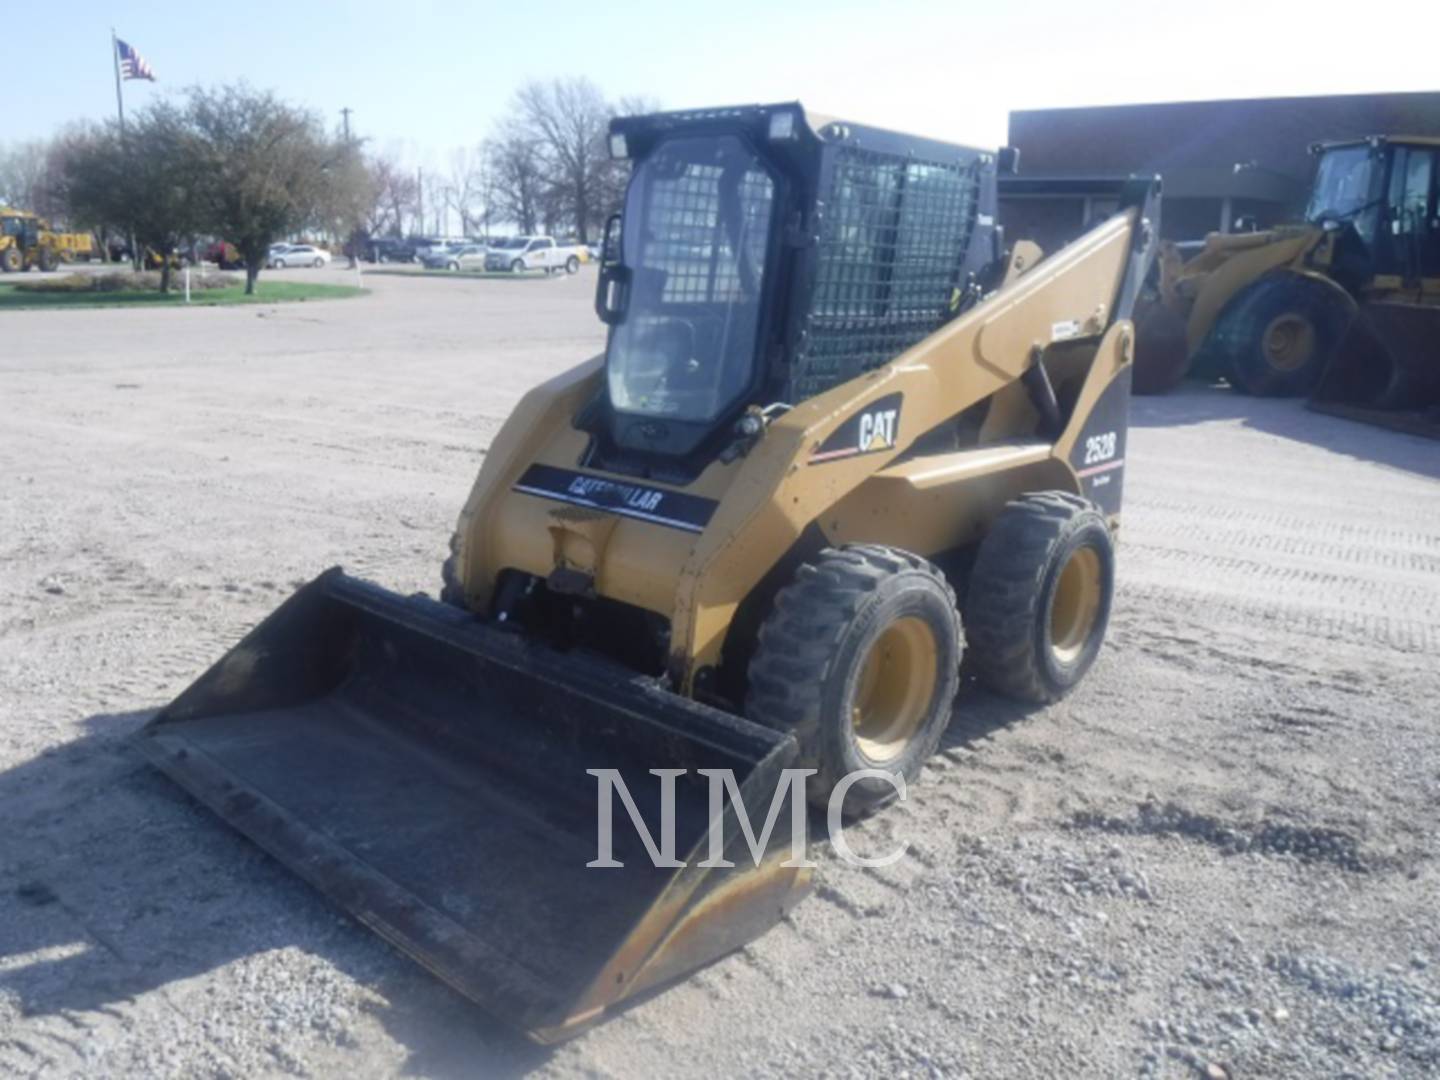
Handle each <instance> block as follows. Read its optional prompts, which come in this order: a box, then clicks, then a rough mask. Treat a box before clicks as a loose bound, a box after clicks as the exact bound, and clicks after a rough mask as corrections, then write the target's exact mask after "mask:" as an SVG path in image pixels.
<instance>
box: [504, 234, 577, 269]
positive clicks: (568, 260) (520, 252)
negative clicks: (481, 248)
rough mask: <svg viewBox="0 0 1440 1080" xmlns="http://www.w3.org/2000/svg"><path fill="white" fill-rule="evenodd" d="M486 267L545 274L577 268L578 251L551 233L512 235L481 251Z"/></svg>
mask: <svg viewBox="0 0 1440 1080" xmlns="http://www.w3.org/2000/svg"><path fill="white" fill-rule="evenodd" d="M485 269H486V270H509V271H510V272H511V273H514V274H518V273H520V272H521V271H522V270H544V271H545V272H546V273H547V274H550V273H554V272H555V271H556V270H564V271H566V272H567V273H570V274H576V273H579V272H580V252H579V250H578V249H577V248H575V247H571V246H565V247H562V246H561V245H559V244H557V243H555V238H554V237H553V236H516V237H512V238H511V239H509V240H501V241H500V242H499V243H497V244H495V245H494V246H493V247H491V248H490V250H489V251H488V252H487V253H486V255H485Z"/></svg>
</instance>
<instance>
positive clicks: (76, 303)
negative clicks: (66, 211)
mask: <svg viewBox="0 0 1440 1080" xmlns="http://www.w3.org/2000/svg"><path fill="white" fill-rule="evenodd" d="M366 291H368V290H366V289H362V288H359V287H357V286H355V285H319V284H312V283H310V282H304V281H266V280H265V279H264V278H261V279H260V280H259V281H258V282H256V283H255V295H254V296H246V295H245V286H244V285H243V284H241V285H231V286H228V287H226V288H223V289H204V290H201V289H195V290H192V291H191V293H190V306H191V307H196V306H204V307H214V306H216V305H219V304H283V303H290V302H292V301H296V300H342V299H344V298H346V297H350V296H359V295H360V294H361V293H364V292H366ZM157 304H166V305H178V306H180V307H184V306H185V286H184V283H183V282H182V283H181V284H180V285H179V286H178V287H174V288H172V289H171V290H170V292H169V293H168V294H165V295H162V294H161V293H158V292H113V293H107V292H86V291H76V292H29V291H26V290H22V289H17V288H15V286H14V285H8V284H0V311H4V310H6V309H7V308H54V307H66V308H96V307H137V306H138V307H152V306H154V305H157Z"/></svg>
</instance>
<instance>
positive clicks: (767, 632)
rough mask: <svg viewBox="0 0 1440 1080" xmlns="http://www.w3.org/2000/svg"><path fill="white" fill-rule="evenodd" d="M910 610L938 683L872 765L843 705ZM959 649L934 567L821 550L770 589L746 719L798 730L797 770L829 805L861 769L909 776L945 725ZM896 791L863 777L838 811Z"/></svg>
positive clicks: (851, 550)
mask: <svg viewBox="0 0 1440 1080" xmlns="http://www.w3.org/2000/svg"><path fill="white" fill-rule="evenodd" d="M907 616H914V617H917V618H919V619H920V620H922V621H923V622H924V623H926V625H927V626H928V627H929V629H930V631H931V633H932V635H933V638H934V643H935V646H936V667H935V670H936V679H935V689H934V692H933V694H932V696H931V698H930V701H929V703H928V706H927V708H926V711H925V713H924V714H923V716H922V718H921V719H920V721H919V723H918V725H917V726H916V729H915V731H914V733H913V734H912V735H911V737H910V739H909V741H908V743H907V744H906V745H905V746H904V747H903V749H901V751H900V752H899V754H898V755H896V756H894V757H891V758H889V759H887V760H886V761H884V762H875V761H871V760H870V759H869V758H867V757H866V756H865V755H864V753H863V752H862V751H861V750H860V748H859V746H858V745H857V744H856V741H855V735H854V729H853V725H852V723H851V719H850V716H851V711H850V702H851V701H852V700H853V698H854V695H855V691H856V683H857V681H858V678H859V675H860V672H861V668H862V667H863V665H864V661H865V659H866V657H867V656H868V655H869V652H870V647H871V646H872V645H873V644H874V643H875V641H876V640H877V639H878V638H879V636H880V635H881V633H883V632H884V630H885V629H886V628H888V627H889V626H891V625H892V624H894V623H895V622H896V621H897V620H899V619H901V618H904V617H907ZM964 648H965V638H964V632H963V630H962V628H961V624H960V612H959V611H958V609H957V608H956V605H955V593H954V591H953V590H952V589H951V588H950V584H949V582H947V581H946V580H945V576H944V575H943V574H942V573H941V572H940V571H939V570H938V569H937V568H936V567H934V566H933V565H931V564H930V563H929V562H927V561H926V560H924V559H922V558H920V557H919V556H917V555H912V554H910V553H909V552H906V551H900V550H898V549H896V548H888V547H879V546H870V545H863V546H862V545H855V546H848V547H843V548H827V549H825V550H824V551H822V552H821V553H820V554H819V555H818V556H817V557H816V558H815V559H814V560H813V561H812V562H809V563H805V564H804V565H802V566H801V567H800V569H799V570H798V571H797V572H796V575H795V579H794V581H793V582H792V583H791V584H790V585H788V586H786V587H785V588H784V589H782V590H781V591H780V592H779V594H777V596H776V598H775V605H774V608H773V609H772V610H771V612H770V615H769V617H768V618H767V619H766V620H765V622H764V624H763V625H762V626H761V628H760V634H759V640H758V643H757V645H756V649H755V655H754V657H753V658H752V659H751V661H750V666H749V671H748V684H749V686H748V692H747V695H746V699H745V715H746V716H747V717H749V718H750V719H751V720H754V721H755V722H756V723H760V724H764V725H766V726H767V727H771V728H776V729H779V730H782V731H790V732H792V733H793V734H794V735H795V738H796V740H797V741H798V742H799V744H800V754H799V758H798V760H797V761H796V767H798V768H814V769H817V770H818V772H817V773H816V775H814V776H811V777H809V778H808V783H807V789H806V797H807V799H808V800H809V801H810V803H811V804H812V805H814V806H818V807H822V808H823V807H826V806H828V805H829V800H830V793H831V791H832V790H833V789H834V787H835V785H836V784H837V783H839V782H840V780H841V779H843V778H844V777H845V776H846V775H847V774H848V773H851V772H854V771H856V770H858V769H874V768H883V769H885V770H887V771H889V772H892V773H899V774H900V775H902V776H904V777H905V779H906V781H907V782H908V781H912V780H914V779H915V778H916V777H917V776H918V775H919V773H920V768H921V766H923V765H924V763H925V760H926V759H927V758H928V757H929V756H930V755H931V754H932V753H934V751H935V747H936V745H937V744H938V743H939V741H940V736H941V735H942V734H943V733H944V731H945V727H946V725H948V724H949V722H950V710H951V707H952V705H953V703H954V700H955V694H956V692H957V691H958V690H959V686H960V660H961V656H962V654H963V653H964ZM894 797H895V789H894V788H893V787H892V786H891V785H890V784H888V783H886V782H885V781H883V780H880V779H878V778H874V777H866V778H863V779H861V780H859V781H857V782H856V783H855V784H854V785H852V786H851V787H850V789H849V791H848V793H847V795H846V800H845V806H844V812H845V813H846V814H847V815H851V816H853V815H855V814H859V813H864V812H866V811H869V810H871V809H874V808H875V807H878V806H881V805H883V804H884V803H886V802H889V801H890V800H891V799H893V798H894Z"/></svg>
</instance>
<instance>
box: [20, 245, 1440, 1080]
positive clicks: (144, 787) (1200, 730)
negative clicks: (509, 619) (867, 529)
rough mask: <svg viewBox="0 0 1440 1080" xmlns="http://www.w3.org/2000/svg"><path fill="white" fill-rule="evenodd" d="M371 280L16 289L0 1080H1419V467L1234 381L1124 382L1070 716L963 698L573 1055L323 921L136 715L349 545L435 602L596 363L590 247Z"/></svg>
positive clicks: (1438, 473)
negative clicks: (445, 573)
mask: <svg viewBox="0 0 1440 1080" xmlns="http://www.w3.org/2000/svg"><path fill="white" fill-rule="evenodd" d="M282 275H283V276H297V277H298V276H299V275H305V277H306V278H313V279H314V280H326V281H330V280H334V281H337V282H343V281H350V280H353V274H352V273H351V272H349V271H346V270H344V269H343V264H342V268H340V269H329V270H325V271H312V270H295V271H284V272H276V276H282ZM365 283H366V284H367V286H369V287H370V288H371V289H372V290H373V291H372V293H371V294H370V295H368V296H365V297H361V298H359V299H354V300H346V301H334V302H320V303H296V304H288V305H276V306H257V307H241V308H208V309H194V310H186V309H183V308H172V309H166V310H144V311H142V310H113V309H112V310H95V311H64V312H61V311H21V312H11V313H6V314H4V315H3V316H0V329H3V340H4V341H5V347H4V348H3V349H0V476H3V481H0V484H3V488H0V490H3V499H0V821H3V822H4V827H3V829H0V1073H3V1074H5V1075H11V1076H25V1075H75V1076H86V1077H92V1076H107V1075H113V1076H134V1075H150V1076H177V1077H179V1076H185V1077H193V1076H197V1075H200V1076H205V1075H216V1076H220V1075H228V1076H240V1075H257V1074H261V1075H273V1074H294V1075H309V1074H313V1075H321V1076H327V1075H336V1074H340V1073H344V1074H347V1075H350V1076H357V1077H358V1076H388V1075H395V1074H405V1075H417V1076H474V1075H487V1074H491V1073H496V1072H501V1073H509V1072H521V1071H530V1070H534V1071H539V1072H542V1073H546V1074H552V1075H577V1074H586V1075H596V1074H598V1075H633V1074H662V1073H663V1074H665V1075H671V1076H692V1075H693V1076H702V1075H704V1076H710V1075H717V1074H720V1075H726V1074H736V1073H739V1074H750V1075H769V1074H774V1075H780V1074H793V1073H806V1074H816V1073H822V1072H823V1073H827V1074H830V1075H835V1076H845V1075H870V1076H886V1077H890V1076H898V1075H902V1074H909V1075H912V1076H926V1075H944V1076H958V1075H974V1076H985V1077H997V1076H1004V1077H1009V1076H1055V1075H1082V1076H1114V1075H1161V1076H1195V1075H1201V1076H1204V1075H1207V1074H1208V1075H1210V1076H1235V1077H1240V1076H1257V1075H1271V1076H1321V1075H1354V1076H1376V1075H1396V1076H1413V1075H1419V1074H1421V1073H1423V1072H1426V1071H1434V1070H1437V1069H1440V979H1437V972H1440V927H1437V924H1436V920H1435V915H1434V913H1435V905H1436V896H1437V883H1440V870H1437V862H1436V856H1437V854H1440V840H1437V824H1440V753H1437V751H1440V729H1437V723H1436V721H1437V715H1436V713H1437V709H1436V702H1437V701H1440V665H1437V663H1436V659H1435V657H1436V654H1437V651H1440V483H1437V481H1440V448H1437V444H1435V443H1428V442H1425V441H1422V440H1419V439H1416V438H1413V437H1409V436H1403V435H1398V434H1393V433H1389V432H1384V431H1380V430H1375V429H1370V428H1366V427H1361V426H1357V425H1353V424H1349V423H1346V422H1344V421H1341V420H1337V419H1333V418H1329V417H1324V416H1317V415H1314V414H1311V413H1308V412H1306V411H1304V410H1303V409H1302V408H1301V407H1300V406H1299V405H1297V404H1295V403H1292V402H1274V401H1256V400H1249V399H1245V398H1241V397H1238V396H1236V395H1233V394H1231V393H1229V392H1228V391H1225V390H1223V389H1220V390H1215V389H1205V388H1192V389H1187V390H1186V391H1184V392H1182V393H1180V394H1177V395H1174V396H1172V397H1169V398H1165V399H1149V400H1142V401H1138V402H1137V403H1136V405H1135V408H1134V416H1133V423H1134V425H1135V426H1134V428H1133V431H1132V440H1131V445H1130V457H1129V462H1130V464H1129V466H1128V472H1129V476H1128V478H1127V499H1128V505H1127V509H1126V516H1125V524H1124V528H1123V535H1122V547H1121V552H1120V587H1119V596H1118V599H1117V608H1116V612H1115V618H1114V622H1113V624H1112V629H1111V637H1110V644H1109V645H1108V647H1107V648H1106V650H1105V651H1104V652H1103V654H1102V656H1101V659H1100V661H1099V663H1098V664H1097V667H1096V669H1095V670H1094V672H1093V673H1092V674H1091V676H1090V678H1089V679H1088V680H1087V682H1086V683H1085V685H1084V686H1083V687H1082V688H1081V690H1080V691H1079V692H1077V693H1076V694H1075V695H1074V696H1073V697H1072V698H1070V699H1069V700H1067V701H1065V702H1063V703H1061V704H1059V705H1057V706H1054V707H1051V708H1046V709H1039V710H1033V711H1026V710H1021V709H1017V708H1016V707H1014V706H1012V705H1010V704H1008V703H1006V702H1004V701H1001V700H1000V699H997V698H993V697H990V696H989V695H987V694H984V693H982V692H980V691H978V690H973V689H968V690H966V691H965V692H964V693H963V694H962V698H961V701H960V703H959V707H958V708H957V712H956V717H955V720H954V723H953V724H952V727H951V730H950V733H949V735H948V737H947V739H946V742H945V745H944V748H943V750H942V752H941V753H940V754H938V755H937V756H936V758H935V759H934V762H933V764H932V766H931V767H930V768H929V769H927V772H926V776H925V777H924V783H923V784H922V785H920V786H918V787H916V788H915V789H913V790H912V797H911V799H910V800H909V801H908V802H907V803H905V804H904V805H901V806H898V807H895V808H893V809H892V810H891V811H889V812H887V813H885V814H883V815H881V816H880V817H878V818H877V819H875V820H873V821H871V822H869V823H867V824H866V825H865V826H864V827H863V828H862V829H861V830H860V835H859V837H858V839H857V840H856V844H857V846H860V847H863V846H864V845H865V844H866V843H873V844H877V845H878V844H881V843H885V844H887V845H888V843H889V842H890V841H891V840H893V839H896V838H899V839H903V840H905V841H906V842H907V843H908V844H909V845H910V856H909V857H907V858H906V859H905V860H903V861H902V862H901V863H900V864H898V865H897V866H895V867H893V868H890V869H886V870H882V871H864V870H860V869H858V868H852V867H847V866H843V865H839V864H838V863H837V864H834V865H831V864H826V865H824V866H823V867H822V869H821V871H820V876H821V887H820V889H819V894H818V896H817V897H815V898H813V899H811V900H810V901H808V902H807V903H805V904H803V905H802V906H801V907H800V908H799V909H797V910H796V912H795V913H794V914H793V915H792V916H791V917H790V918H789V919H787V920H786V921H785V922H784V923H783V924H782V925H781V926H779V927H778V928H777V929H775V930H774V931H773V932H772V933H770V934H769V935H767V936H766V937H765V938H763V939H761V940H760V941H758V942H757V943H755V944H754V945H752V946H750V947H749V948H747V949H745V950H743V951H742V952H740V953H738V954H736V955H734V956H732V957H730V958H728V959H725V960H723V961H721V962H719V963H717V964H715V965H713V966H712V967H711V968H708V969H707V970H705V971H703V972H701V973H700V974H699V975H697V976H695V977H693V978H691V979H689V980H688V981H686V982H684V983H683V984H681V985H680V986H678V987H676V988H674V989H671V990H670V991H668V992H666V993H663V994H661V995H659V996H657V997H655V998H653V999H652V1000H649V1001H647V1002H645V1003H643V1004H641V1005H640V1006H638V1007H637V1008H635V1009H633V1010H631V1011H630V1012H628V1013H626V1014H624V1015H623V1016H621V1017H619V1018H618V1019H616V1020H614V1021H612V1022H610V1023H608V1024H606V1025H604V1026H602V1027H600V1028H598V1029H597V1030H595V1031H593V1032H592V1033H590V1034H587V1035H586V1036H584V1037H582V1038H581V1039H579V1040H576V1041H575V1042H572V1043H569V1044H567V1045H565V1046H563V1047H561V1048H559V1049H558V1050H551V1051H545V1050H540V1049H537V1048H533V1047H529V1046H528V1045H526V1044H524V1043H522V1042H520V1041H518V1040H517V1039H515V1038H514V1037H512V1036H510V1035H509V1034H507V1033H505V1032H502V1031H499V1030H497V1029H495V1028H494V1027H493V1026H492V1025H491V1024H490V1023H489V1022H488V1021H487V1020H486V1019H485V1018H484V1017H483V1016H481V1015H480V1014H479V1013H477V1012H476V1011H475V1010H474V1009H473V1008H471V1007H470V1006H469V1005H468V1004H467V1003H466V1002H465V1001H463V1000H462V999H460V998H458V997H457V996H456V995H454V994H452V993H450V992H449V991H448V990H446V989H445V988H444V987H442V986H440V985H439V984H437V983H436V982H435V981H434V980H432V979H431V978H430V977H429V976H428V975H425V974H424V973H422V972H421V971H419V970H418V969H417V968H415V967H414V966H413V965H411V964H410V963H409V962H408V961H406V960H405V959H404V958H402V957H400V956H399V955H398V954H396V953H395V952H394V951H393V950H391V949H389V948H388V947H387V946H386V945H384V944H383V943H382V942H381V941H379V940H378V939H377V938H375V937H374V936H373V935H371V934H370V933H368V932H367V931H365V930H364V929H362V928H360V927H359V926H358V925H356V924H353V923H352V922H350V921H349V920H347V919H345V918H343V917H341V916H339V915H338V914H337V912H336V911H334V910H333V909H332V908H330V907H329V906H328V905H327V904H326V903H325V902H323V901H322V900H320V899H319V898H318V897H317V896H316V895H315V894H313V893H312V892H311V891H310V890H309V889H308V888H307V887H306V886H304V885H303V884H301V883H299V882H298V881H297V880H295V879H294V878H292V877H291V875H289V874H288V873H287V872H285V871H283V870H281V869H279V868H278V867H277V866H276V865H274V864H273V863H272V862H271V861H270V860H269V859H268V858H267V857H265V856H264V855H262V854H261V853H260V852H259V851H258V850H256V849H254V848H253V847H252V846H251V845H249V844H248V843H247V842H246V841H244V840H243V839H241V838H239V837H238V836H236V835H234V834H232V833H231V832H230V831H229V830H227V829H226V828H225V827H224V826H222V825H221V824H220V823H219V822H218V821H216V820H214V819H212V818H211V816H210V815H208V813H206V812H204V811H202V810H200V809H199V808H198V807H197V806H196V805H195V804H194V803H192V802H191V801H190V800H189V799H188V798H186V797H185V796H184V795H182V794H181V793H180V792H179V791H178V790H176V789H175V788H173V787H172V786H171V785H170V784H169V783H168V782H166V781H164V780H163V779H161V778H160V777H159V776H158V775H157V774H155V773H154V772H152V771H151V770H150V769H149V768H148V766H146V765H145V764H144V763H143V762H142V761H141V760H140V758H139V756H138V755H137V754H136V752H135V749H134V746H133V739H132V736H133V735H134V733H135V731H136V730H137V729H138V728H139V727H140V725H141V724H143V722H144V721H145V719H146V717H147V716H148V715H149V714H150V712H151V711H152V710H154V709H155V708H156V707H157V706H159V705H161V704H163V703H164V702H166V701H167V700H169V699H170V698H171V697H173V696H174V695H175V694H176V693H177V692H178V691H179V690H180V689H182V688H183V687H184V686H185V685H186V684H187V683H188V682H189V681H190V680H191V679H192V678H193V677H194V676H195V675H196V674H197V673H198V672H199V671H200V670H202V669H203V668H204V667H205V666H206V665H207V664H208V663H209V662H211V661H212V660H214V659H215V658H216V657H217V656H219V655H220V654H221V653H222V652H223V651H224V650H225V649H226V648H228V647H229V645H231V644H232V643H233V642H234V641H235V640H236V639H237V638H238V637H239V636H240V635H241V634H242V633H243V632H244V631H245V630H246V629H247V628H248V627H250V626H252V625H253V624H254V623H255V622H257V621H258V620H259V619H260V618H261V617H263V616H264V615H265V614H266V613H268V612H269V611H270V610H271V609H272V608H274V607H275V606H276V604H277V603H278V602H279V601H280V600H281V599H282V598H283V597H284V596H286V595H287V594H288V593H289V592H290V591H291V589H292V588H293V587H294V586H295V585H297V584H299V583H300V582H303V581H305V580H308V579H309V578H311V577H312V576H314V575H315V574H316V573H318V572H319V571H320V570H322V569H324V568H326V567H328V566H331V565H334V564H337V563H343V564H344V565H346V566H347V567H348V568H349V569H350V570H351V571H353V572H354V573H356V574H359V575H362V576H365V577H368V578H371V579H374V580H376V581H378V582H380V583H381V584H383V585H385V586H387V587H389V588H392V589H397V590H401V591H413V590H434V589H435V588H436V587H437V585H438V573H439V566H440V562H441V560H442V558H443V557H444V554H445V551H446V545H447V541H448V539H449V535H450V530H451V528H452V527H453V523H454V518H455V515H456V513H457V512H458V510H459V507H460V505H461V502H462V500H463V499H464V497H465V494H466V492H467V490H468V487H469V484H470V481H471V479H472V478H473V475H474V473H475V470H476V469H477V468H478V466H479V464H480V461H481V460H482V458H483V455H484V452H485V447H486V446H487V444H488V443H489V441H490V439H491V438H492V437H493V435H494V434H495V432H496V430H497V429H498V427H499V425H500V424H501V422H502V421H503V419H504V417H505V416H506V414H507V412H508V411H509V409H510V408H511V407H512V406H513V404H514V403H515V401H516V400H517V398H518V397H519V395H520V394H521V393H522V392H523V391H524V390H525V389H526V388H527V387H528V386H530V385H531V384H533V383H534V382H536V381H538V380H539V379H541V378H543V377H545V376H546V375H548V374H551V373H553V372H556V371H559V370H561V369H563V368H565V367H567V366H569V365H571V364H573V363H575V362H577V361H578V360H580V359H582V358H584V357H586V356H587V355H592V354H593V353H595V352H597V351H598V350H599V349H600V347H601V345H602V335H601V331H600V327H599V325H598V323H597V322H596V320H595V318H594V315H593V312H592V310H591V304H590V300H591V295H590V294H591V291H592V290H593V287H594V273H593V269H586V270H585V271H583V272H582V273H581V274H580V275H578V276H576V277H573V278H572V277H560V278H556V279H552V280H545V279H517V280H514V281H510V280H474V279H464V278H450V279H446V278H425V279H417V278H414V277H412V276H390V275H386V276H381V275H375V276H373V277H369V278H367V279H366V281H365Z"/></svg>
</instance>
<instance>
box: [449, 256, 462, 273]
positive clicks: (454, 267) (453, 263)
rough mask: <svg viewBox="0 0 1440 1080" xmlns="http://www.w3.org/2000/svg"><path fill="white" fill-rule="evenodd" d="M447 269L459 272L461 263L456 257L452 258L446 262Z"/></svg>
mask: <svg viewBox="0 0 1440 1080" xmlns="http://www.w3.org/2000/svg"><path fill="white" fill-rule="evenodd" d="M445 269H447V270H449V271H451V272H453V273H457V274H458V273H459V272H460V264H459V263H458V262H456V261H455V260H454V259H451V260H450V262H448V263H446V264H445Z"/></svg>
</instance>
